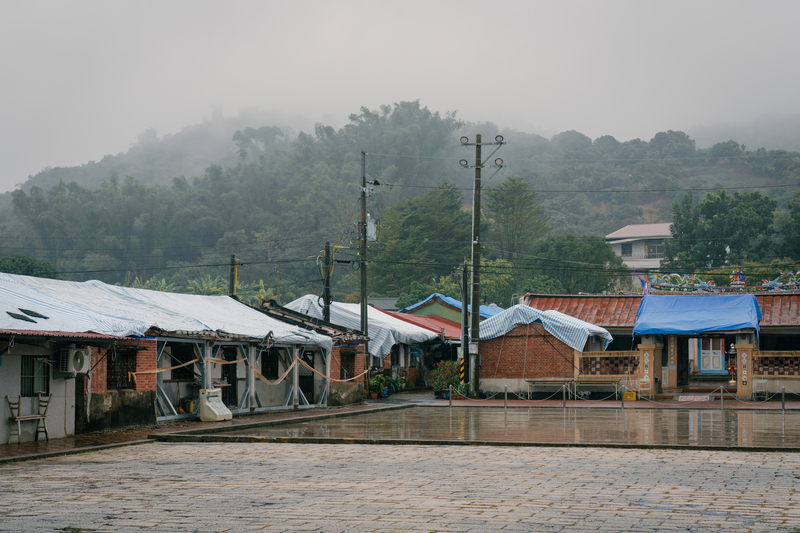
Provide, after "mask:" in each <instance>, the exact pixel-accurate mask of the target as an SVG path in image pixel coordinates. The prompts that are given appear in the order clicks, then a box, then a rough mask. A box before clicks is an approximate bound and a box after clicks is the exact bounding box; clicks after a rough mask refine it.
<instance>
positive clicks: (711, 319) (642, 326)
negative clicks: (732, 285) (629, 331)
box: [633, 294, 761, 335]
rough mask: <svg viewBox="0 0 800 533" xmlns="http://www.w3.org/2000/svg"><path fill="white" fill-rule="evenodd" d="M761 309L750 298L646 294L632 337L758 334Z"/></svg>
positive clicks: (756, 301)
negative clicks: (754, 331)
mask: <svg viewBox="0 0 800 533" xmlns="http://www.w3.org/2000/svg"><path fill="white" fill-rule="evenodd" d="M760 320H761V308H760V307H759V306H758V300H757V299H756V297H755V295H753V294H731V295H713V296H671V295H668V294H664V295H662V294H647V295H645V296H644V297H643V298H642V303H641V304H640V305H639V311H638V313H637V314H636V324H635V325H634V326H633V334H634V335H648V334H662V335H670V334H671V335H680V334H691V333H702V332H704V331H735V330H740V329H755V330H756V332H758V331H759V327H758V323H759V321H760Z"/></svg>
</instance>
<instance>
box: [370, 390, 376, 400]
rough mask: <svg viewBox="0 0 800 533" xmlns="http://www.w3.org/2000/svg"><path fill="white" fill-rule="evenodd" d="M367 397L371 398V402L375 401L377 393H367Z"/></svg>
mask: <svg viewBox="0 0 800 533" xmlns="http://www.w3.org/2000/svg"><path fill="white" fill-rule="evenodd" d="M369 397H370V398H372V399H373V400H377V399H378V393H377V392H375V391H372V392H370V393H369Z"/></svg>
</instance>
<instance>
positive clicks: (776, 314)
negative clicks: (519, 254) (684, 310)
mask: <svg viewBox="0 0 800 533" xmlns="http://www.w3.org/2000/svg"><path fill="white" fill-rule="evenodd" d="M675 297H676V298H681V296H680V295H675ZM756 300H758V306H759V307H760V308H761V314H762V318H761V322H760V323H759V324H760V326H761V327H762V328H763V327H781V326H782V327H798V326H800V323H798V315H800V294H757V295H756ZM525 302H526V303H527V305H529V306H530V307H533V308H536V309H538V310H540V311H548V310H551V309H552V310H554V311H559V312H561V313H564V314H566V315H569V316H571V317H574V318H578V319H580V320H584V321H586V322H589V323H592V324H596V325H598V326H602V327H604V328H609V327H611V328H615V327H617V328H633V326H634V325H635V324H636V315H637V313H638V312H639V305H640V304H641V302H642V297H641V296H640V295H627V294H624V295H623V294H615V295H606V294H526V295H525Z"/></svg>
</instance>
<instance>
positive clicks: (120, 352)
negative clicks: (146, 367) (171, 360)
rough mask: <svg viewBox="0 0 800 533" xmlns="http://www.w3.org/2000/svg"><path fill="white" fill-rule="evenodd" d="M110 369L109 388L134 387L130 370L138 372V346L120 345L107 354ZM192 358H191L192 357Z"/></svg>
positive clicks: (107, 383)
mask: <svg viewBox="0 0 800 533" xmlns="http://www.w3.org/2000/svg"><path fill="white" fill-rule="evenodd" d="M106 359H107V360H108V369H107V372H106V387H107V388H109V389H132V388H133V381H132V380H131V379H129V377H128V376H130V374H129V372H136V348H126V347H118V348H116V349H113V350H110V351H109V352H108V353H107V354H106ZM190 360H191V359H190Z"/></svg>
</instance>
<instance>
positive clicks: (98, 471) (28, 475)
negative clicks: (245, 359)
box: [0, 443, 800, 533]
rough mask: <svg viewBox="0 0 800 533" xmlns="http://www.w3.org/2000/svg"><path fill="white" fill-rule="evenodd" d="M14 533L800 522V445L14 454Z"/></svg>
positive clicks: (2, 497) (657, 527) (6, 473)
mask: <svg viewBox="0 0 800 533" xmlns="http://www.w3.org/2000/svg"><path fill="white" fill-rule="evenodd" d="M0 480H1V481H2V483H0V531H2V532H61V533H63V532H71V533H82V532H100V533H106V532H119V533H127V532H141V531H169V532H214V533H215V532H229V531H230V532H235V531H267V532H294V531H318V532H326V533H338V532H411V531H414V532H433V531H436V532H482V533H483V532H487V531H490V532H491V531H509V532H527V531H547V532H556V531H557V532H586V531H608V532H612V531H613V532H618V531H637V532H645V531H646V532H678V531H682V532H687V531H690V532H708V531H724V532H767V531H772V532H774V531H778V532H785V533H790V532H795V533H796V532H798V531H800V529H798V528H800V492H799V491H798V487H800V454H796V453H786V452H762V451H747V452H745V451H735V450H697V449H680V450H677V449H668V450H648V449H633V450H631V449H614V448H609V449H600V448H552V447H537V448H530V447H508V446H497V447H485V446H473V447H463V446H392V445H386V446H363V445H344V444H340V445H330V444H313V445H309V444H278V443H256V444H252V443H241V444H162V443H151V444H144V445H140V446H131V447H125V448H114V449H108V450H103V451H97V452H92V453H88V454H80V455H70V456H64V457H56V458H47V459H38V460H33V461H26V462H22V463H9V464H5V465H0Z"/></svg>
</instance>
